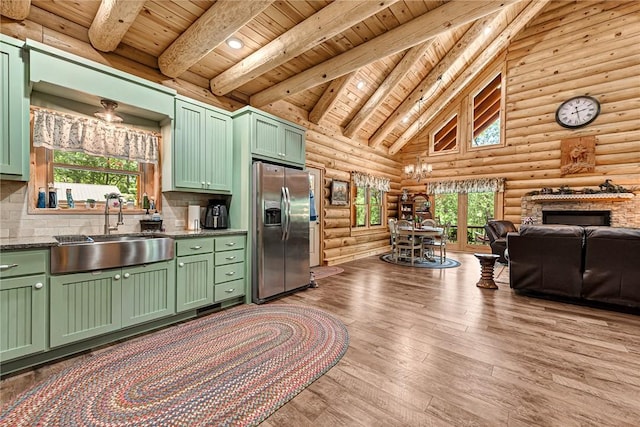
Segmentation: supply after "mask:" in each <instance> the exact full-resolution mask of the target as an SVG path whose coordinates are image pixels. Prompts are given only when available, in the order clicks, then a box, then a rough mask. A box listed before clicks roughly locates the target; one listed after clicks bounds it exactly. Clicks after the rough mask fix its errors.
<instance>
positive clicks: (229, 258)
mask: <svg viewBox="0 0 640 427" xmlns="http://www.w3.org/2000/svg"><path fill="white" fill-rule="evenodd" d="M225 259H228V260H232V259H236V257H235V255H234V256H228V257H226V258H225Z"/></svg>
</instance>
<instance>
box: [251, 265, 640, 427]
mask: <svg viewBox="0 0 640 427" xmlns="http://www.w3.org/2000/svg"><path fill="white" fill-rule="evenodd" d="M449 256H450V257H452V258H454V259H458V260H459V261H461V262H462V266H461V267H459V268H454V269H446V270H429V269H419V268H411V267H399V266H394V265H391V264H388V263H384V262H382V261H380V260H379V259H378V258H377V257H370V258H367V259H364V260H359V261H355V262H351V263H347V264H341V265H340V267H342V268H344V272H343V273H342V274H340V275H337V276H331V277H328V278H325V279H321V280H319V281H318V283H319V288H317V289H309V290H307V291H304V292H300V293H297V294H294V295H292V296H289V297H287V298H285V299H282V300H280V301H278V303H288V304H302V305H311V306H314V307H319V308H322V309H324V310H326V311H328V312H331V313H333V314H335V315H336V316H338V317H339V318H340V319H342V320H343V321H344V322H345V323H346V324H347V326H348V329H349V334H350V346H349V350H348V351H347V353H346V354H345V356H344V357H343V358H342V360H341V361H340V362H339V363H338V364H337V365H336V366H334V367H333V368H332V369H331V370H330V371H329V372H328V373H326V374H325V375H323V376H322V377H321V378H319V379H318V380H316V381H315V382H314V383H313V384H311V386H309V387H308V388H306V389H305V390H304V391H303V392H302V393H300V394H299V395H298V396H296V397H295V398H294V399H293V400H291V401H290V402H289V403H287V404H286V405H284V406H283V407H282V408H281V409H279V410H278V411H277V412H276V413H275V414H273V415H272V416H271V417H270V418H268V419H267V420H266V421H265V422H264V423H263V425H264V426H274V427H275V426H324V425H326V426H432V425H433V426H448V425H451V426H461V425H486V426H498V425H510V426H532V425H540V426H553V425H556V426H563V427H564V426H584V425H594V426H595V425H597V426H623V425H629V426H637V425H640V397H639V396H640V316H638V315H634V314H626V313H620V312H614V311H606V310H602V309H596V308H589V307H584V306H578V305H571V304H565V303H561V302H555V301H549V300H543V299H534V298H531V297H526V296H521V295H516V294H514V292H513V291H512V290H511V289H510V288H509V286H508V284H505V283H504V280H502V281H499V283H498V285H499V287H500V289H498V290H487V289H480V288H477V287H476V286H475V283H476V282H477V281H478V278H479V277H480V267H479V263H478V260H477V259H475V257H473V255H471V254H461V253H452V254H450V255H449ZM501 269H502V267H500V265H499V264H498V265H497V266H496V274H498V273H501ZM504 274H506V273H504ZM499 278H500V279H503V277H502V275H501V276H500V277H499Z"/></svg>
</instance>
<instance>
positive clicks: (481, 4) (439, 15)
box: [251, 0, 520, 107]
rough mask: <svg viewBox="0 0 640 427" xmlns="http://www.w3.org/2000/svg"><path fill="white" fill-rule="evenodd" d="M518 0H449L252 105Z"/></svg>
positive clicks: (265, 94) (340, 73)
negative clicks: (449, 0)
mask: <svg viewBox="0 0 640 427" xmlns="http://www.w3.org/2000/svg"><path fill="white" fill-rule="evenodd" d="M516 1H520V0H500V1H490V0H485V1H451V2H447V3H445V4H443V5H442V6H440V7H438V8H436V9H434V10H431V11H429V12H427V13H425V14H423V15H421V16H418V17H417V18H415V19H412V20H411V21H409V22H407V23H406V24H404V25H401V26H399V27H396V28H394V29H392V30H390V31H387V32H386V33H383V34H381V35H379V36H378V37H376V38H374V39H373V40H371V41H368V42H365V43H362V44H360V45H358V46H356V47H354V48H353V49H350V50H348V51H346V52H344V53H342V54H340V55H337V56H334V57H333V58H331V59H329V60H327V61H325V62H323V63H321V64H318V65H316V66H314V67H311V68H309V69H307V70H306V71H303V72H301V73H298V74H296V75H295V76H292V77H290V78H288V79H286V80H284V81H282V82H280V83H278V84H276V85H273V86H271V87H270V88H268V89H265V90H263V91H261V92H258V93H256V94H255V95H253V96H251V105H253V106H254V107H261V106H263V105H266V104H269V103H271V102H274V101H277V100H280V99H284V98H286V97H288V96H291V95H293V94H296V93H299V92H302V91H304V90H307V89H309V88H312V87H315V86H318V85H320V84H323V83H326V82H328V81H331V80H334V79H336V78H338V77H340V76H343V75H345V74H347V73H350V72H352V71H355V70H357V69H358V68H360V67H364V66H365V65H368V64H370V63H372V62H375V61H377V60H378V59H380V58H384V57H387V56H389V55H392V54H395V53H398V52H401V51H403V50H405V49H408V48H410V47H413V46H415V45H417V44H420V43H422V42H425V41H427V40H429V39H431V38H433V37H435V36H437V35H438V34H440V33H442V32H444V31H447V30H449V29H450V28H452V27H456V26H458V25H462V24H465V23H467V22H470V21H474V20H476V19H478V18H481V17H482V16H485V15H488V14H490V13H493V12H495V11H496V10H500V9H502V8H503V7H504V6H505V5H506V4H511V3H514V2H516Z"/></svg>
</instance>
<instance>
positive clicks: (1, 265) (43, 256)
mask: <svg viewBox="0 0 640 427" xmlns="http://www.w3.org/2000/svg"><path fill="white" fill-rule="evenodd" d="M47 252H48V251H24V252H22V251H20V252H3V253H1V254H0V277H15V276H25V275H28V274H38V273H45V272H46V271H47Z"/></svg>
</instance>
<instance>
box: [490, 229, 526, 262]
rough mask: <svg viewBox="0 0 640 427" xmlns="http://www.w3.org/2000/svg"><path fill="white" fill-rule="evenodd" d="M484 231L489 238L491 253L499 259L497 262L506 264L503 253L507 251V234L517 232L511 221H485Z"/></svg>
mask: <svg viewBox="0 0 640 427" xmlns="http://www.w3.org/2000/svg"><path fill="white" fill-rule="evenodd" d="M484 231H485V233H487V237H488V238H489V246H490V247H491V253H493V254H495V255H498V256H499V257H500V258H498V262H501V263H503V264H506V263H507V260H506V258H505V257H504V251H505V249H507V234H508V233H510V232H513V231H518V230H517V229H516V226H515V225H513V223H512V222H511V221H506V220H496V219H492V220H489V221H487V224H486V225H485V226H484Z"/></svg>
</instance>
